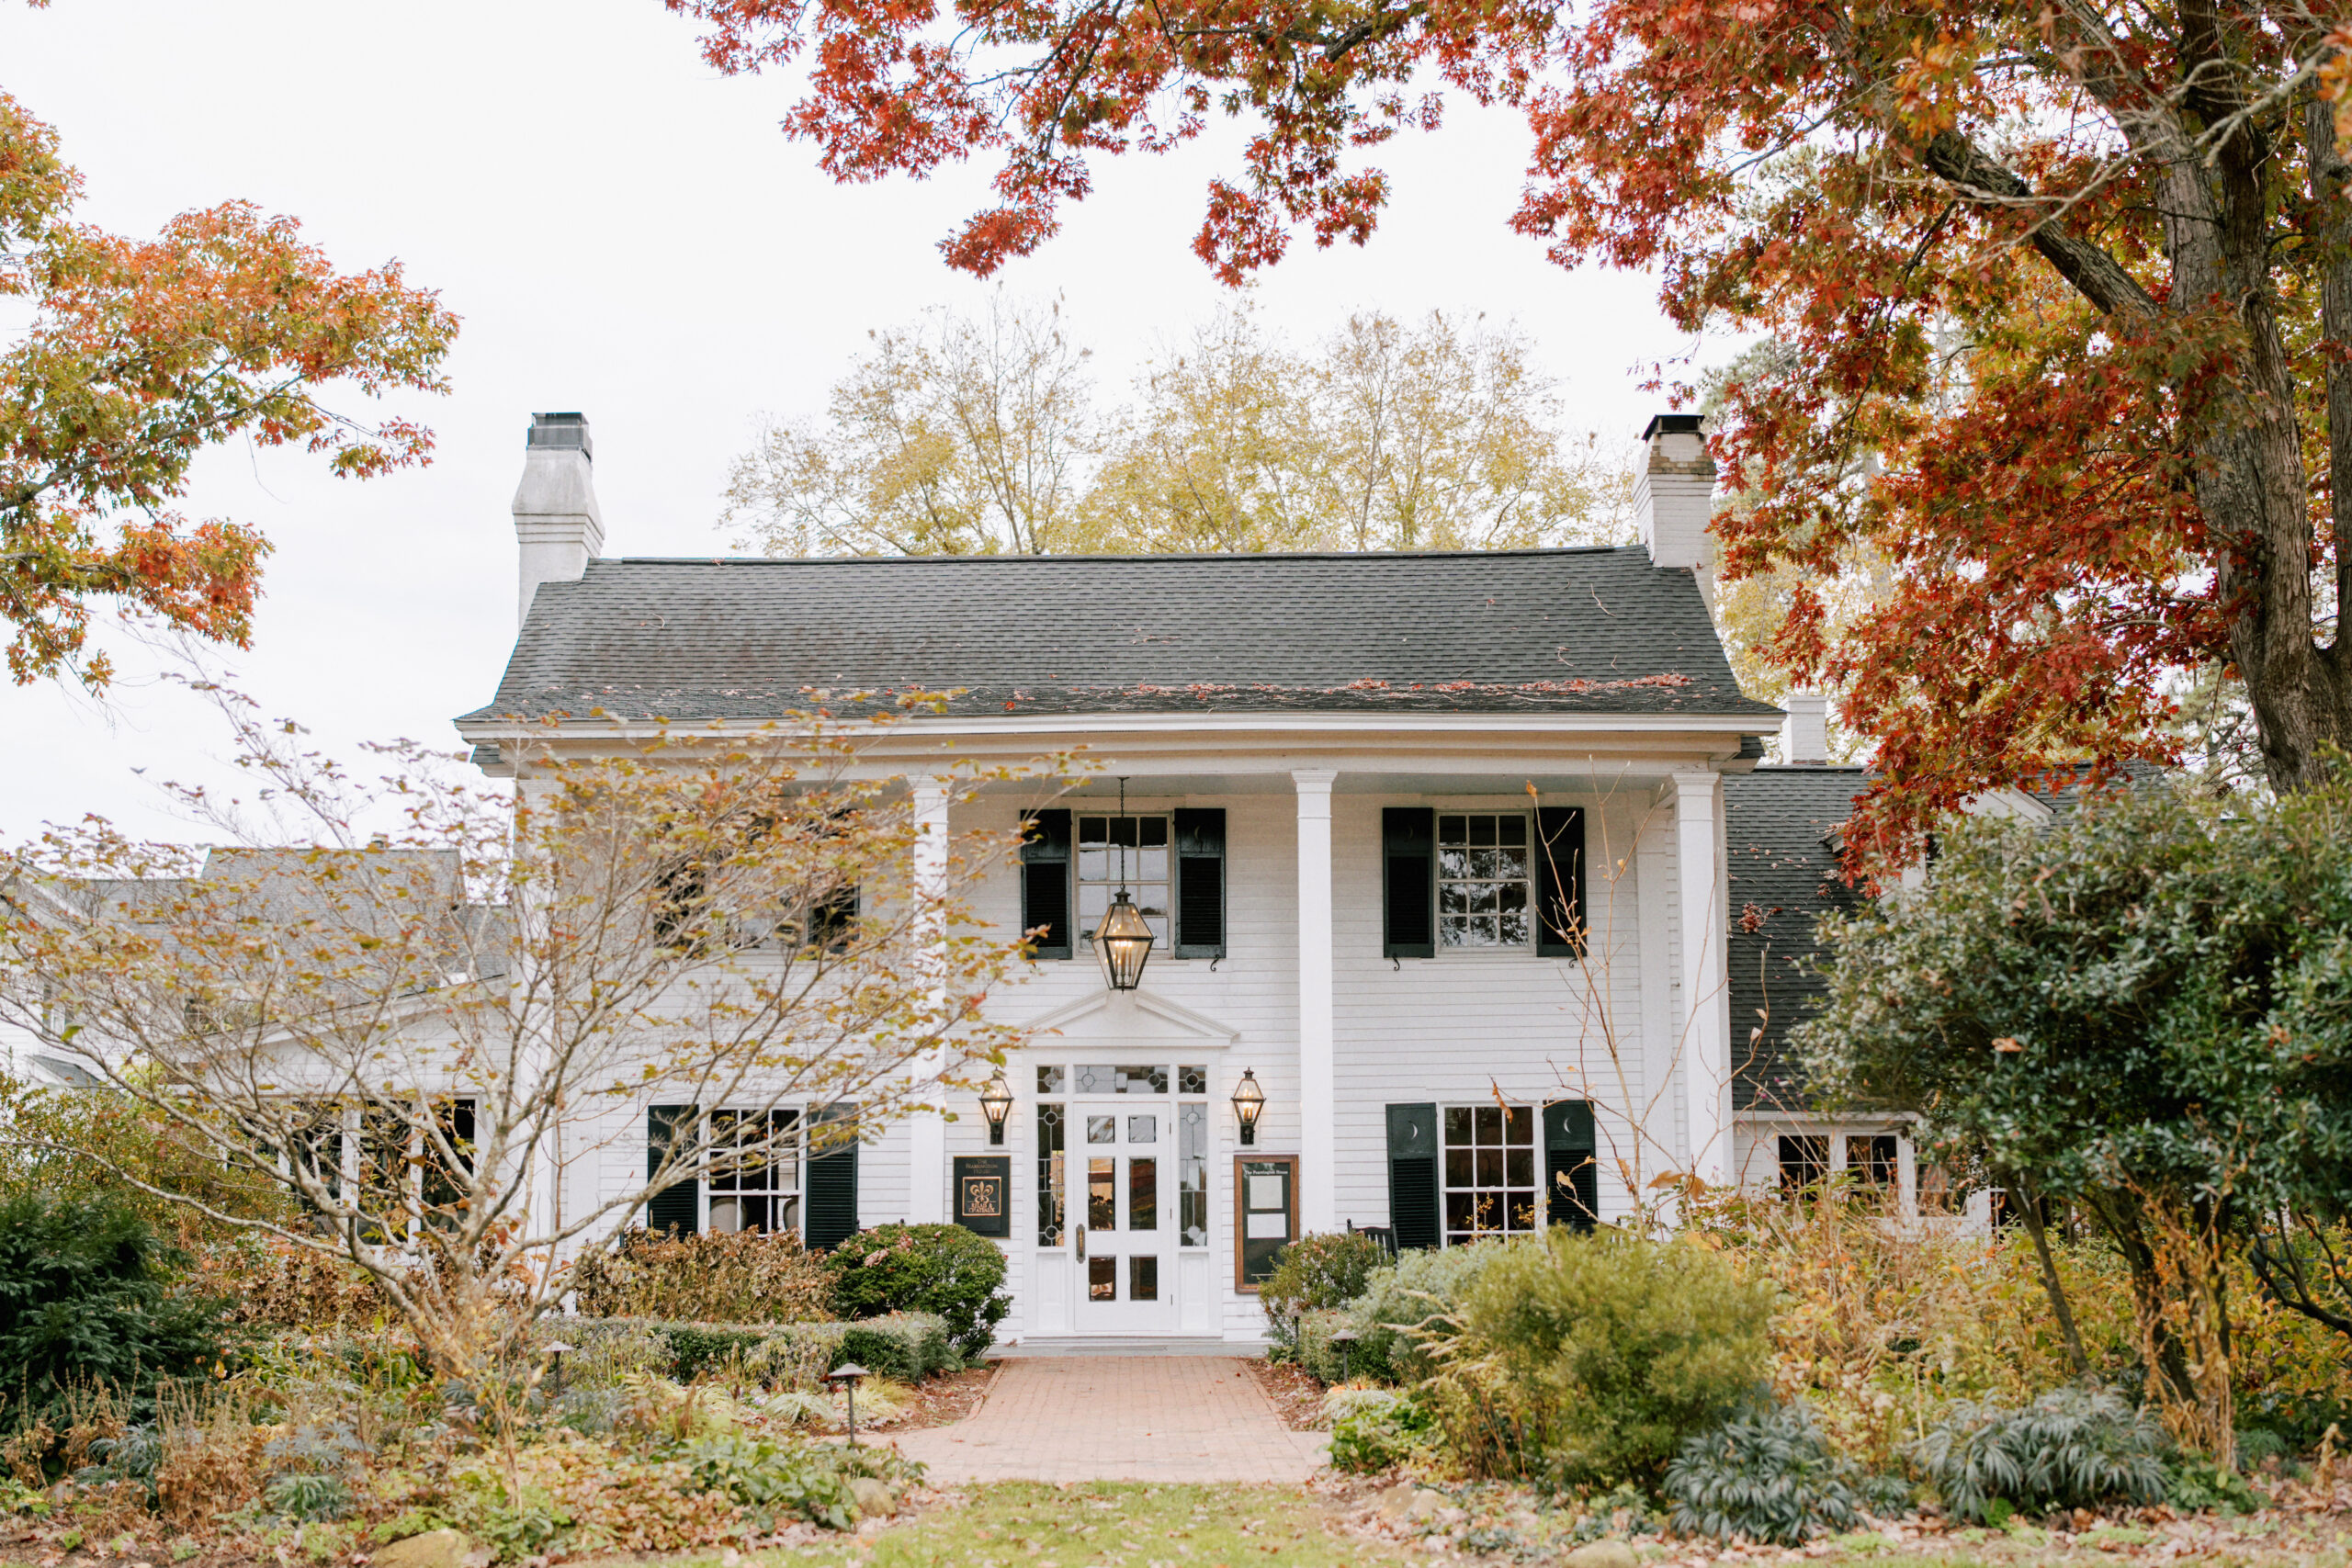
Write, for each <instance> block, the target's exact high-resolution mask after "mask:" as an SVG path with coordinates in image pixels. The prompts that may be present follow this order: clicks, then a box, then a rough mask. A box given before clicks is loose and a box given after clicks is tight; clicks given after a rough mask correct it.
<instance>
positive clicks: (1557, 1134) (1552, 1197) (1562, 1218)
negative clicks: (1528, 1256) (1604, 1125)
mask: <svg viewBox="0 0 2352 1568" xmlns="http://www.w3.org/2000/svg"><path fill="white" fill-rule="evenodd" d="M1544 1192H1545V1201H1546V1203H1547V1204H1548V1206H1549V1213H1550V1214H1551V1220H1552V1223H1553V1224H1555V1225H1573V1226H1575V1227H1576V1228H1577V1230H1580V1231H1589V1230H1590V1229H1591V1228H1592V1227H1593V1224H1594V1223H1595V1222H1596V1221H1598V1220H1599V1219H1600V1139H1599V1138H1598V1137H1596V1136H1595V1135H1594V1133H1593V1126H1592V1106H1591V1104H1590V1102H1589V1101H1587V1100H1554V1101H1553V1102H1552V1103H1551V1104H1549V1105H1547V1106H1545V1107H1544Z"/></svg>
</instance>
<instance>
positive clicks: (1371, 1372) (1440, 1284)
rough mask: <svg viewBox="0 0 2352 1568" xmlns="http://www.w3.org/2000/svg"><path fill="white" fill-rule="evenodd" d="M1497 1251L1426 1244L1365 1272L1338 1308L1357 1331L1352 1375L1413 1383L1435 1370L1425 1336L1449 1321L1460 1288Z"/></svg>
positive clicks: (1493, 1246) (1496, 1246) (1490, 1245)
mask: <svg viewBox="0 0 2352 1568" xmlns="http://www.w3.org/2000/svg"><path fill="white" fill-rule="evenodd" d="M1501 1250H1502V1244H1501V1243H1500V1242H1473V1243H1472V1244H1471V1245H1470V1246H1468V1247H1431V1248H1429V1249H1428V1250H1426V1251H1413V1252H1408V1253H1405V1254H1404V1255H1403V1256H1401V1257H1399V1258H1397V1261H1396V1262H1394V1263H1391V1264H1387V1265H1385V1266H1383V1267H1381V1268H1378V1269H1374V1270H1372V1272H1371V1273H1369V1274H1367V1275H1365V1276H1364V1283H1363V1290H1362V1291H1361V1292H1357V1294H1356V1297H1355V1299H1354V1300H1353V1301H1351V1302H1350V1303H1348V1304H1347V1306H1346V1308H1345V1309H1344V1310H1345V1311H1346V1313H1347V1317H1348V1326H1349V1327H1351V1328H1352V1329H1354V1330H1355V1331H1356V1335H1357V1340H1356V1348H1355V1355H1354V1358H1353V1360H1354V1365H1355V1374H1356V1376H1358V1377H1388V1378H1393V1379H1395V1380H1397V1382H1420V1381H1421V1380H1422V1379H1423V1378H1426V1377H1428V1376H1429V1375H1430V1373H1431V1372H1432V1371H1436V1370H1437V1369H1436V1364H1435V1363H1434V1362H1433V1361H1432V1360H1431V1359H1430V1353H1429V1345H1430V1339H1429V1337H1430V1335H1432V1334H1435V1333H1437V1332H1440V1331H1442V1330H1444V1329H1447V1328H1449V1327H1450V1326H1451V1325H1452V1322H1453V1314H1454V1312H1455V1310H1456V1309H1457V1308H1458V1307H1459V1306H1460V1305H1461V1302H1462V1296H1463V1292H1465V1291H1467V1290H1468V1289H1469V1288H1470V1282H1471V1281H1472V1280H1476V1278H1477V1277H1478V1271H1479V1270H1480V1269H1484V1268H1485V1267H1486V1266H1487V1263H1488V1261H1489V1260H1491V1259H1492V1258H1495V1257H1497V1256H1498V1254H1499V1253H1500V1252H1501Z"/></svg>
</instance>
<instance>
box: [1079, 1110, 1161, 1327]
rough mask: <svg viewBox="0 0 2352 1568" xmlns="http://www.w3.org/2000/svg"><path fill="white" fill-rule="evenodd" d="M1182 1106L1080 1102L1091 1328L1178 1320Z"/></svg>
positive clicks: (1085, 1308)
mask: <svg viewBox="0 0 2352 1568" xmlns="http://www.w3.org/2000/svg"><path fill="white" fill-rule="evenodd" d="M1174 1109H1175V1108H1174V1107H1173V1106H1172V1105H1169V1104H1165V1103H1162V1104H1158V1105H1137V1104H1136V1102H1135V1101H1134V1100H1126V1101H1124V1102H1121V1101H1110V1102H1101V1101H1089V1100H1076V1101H1073V1102H1072V1104H1071V1106H1070V1128H1069V1130H1070V1133H1071V1134H1072V1137H1071V1142H1072V1143H1073V1144H1075V1145H1077V1147H1076V1148H1074V1149H1073V1150H1072V1151H1071V1157H1070V1161H1069V1164H1070V1168H1071V1170H1072V1173H1073V1174H1074V1175H1075V1176H1076V1177H1077V1181H1076V1183H1075V1185H1076V1186H1077V1188H1078V1190H1077V1192H1076V1193H1075V1194H1073V1197H1074V1198H1075V1199H1076V1201H1075V1202H1074V1203H1073V1204H1072V1207H1073V1208H1074V1209H1076V1210H1077V1211H1078V1212H1077V1213H1073V1214H1072V1215H1071V1216H1070V1220H1071V1244H1072V1248H1073V1257H1074V1258H1075V1260H1076V1262H1077V1266H1078V1267H1077V1273H1078V1280H1077V1284H1078V1314H1077V1322H1078V1330H1079V1332H1080V1333H1081V1334H1165V1333H1167V1332H1169V1331H1170V1329H1172V1328H1174V1327H1175V1326H1176V1181H1175V1176H1176V1160H1175V1157H1174V1156H1175V1153H1176V1148H1175V1142H1176V1129H1175V1127H1174V1126H1173V1125H1172V1124H1171V1122H1170V1114H1169V1113H1170V1111H1172V1110H1174Z"/></svg>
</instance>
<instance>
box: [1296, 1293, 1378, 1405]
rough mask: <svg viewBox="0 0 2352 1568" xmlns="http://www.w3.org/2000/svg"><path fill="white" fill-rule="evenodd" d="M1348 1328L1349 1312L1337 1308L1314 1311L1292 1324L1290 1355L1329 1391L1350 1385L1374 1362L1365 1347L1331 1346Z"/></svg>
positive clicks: (1302, 1314)
mask: <svg viewBox="0 0 2352 1568" xmlns="http://www.w3.org/2000/svg"><path fill="white" fill-rule="evenodd" d="M1348 1326H1350V1319H1349V1316H1348V1314H1347V1313H1346V1311H1345V1310H1344V1309H1341V1308H1338V1307H1311V1308H1309V1309H1307V1310H1306V1311H1305V1312H1302V1313H1300V1314H1298V1316H1297V1317H1296V1318H1295V1319H1294V1320H1293V1322H1292V1325H1291V1348H1290V1353H1291V1355H1292V1356H1293V1357H1294V1358H1295V1359H1296V1360H1297V1362H1298V1364H1299V1366H1300V1368H1301V1369H1302V1370H1304V1371H1306V1374H1307V1375H1308V1376H1310V1377H1312V1378H1314V1379H1315V1381H1316V1382H1319V1383H1321V1384H1323V1385H1324V1386H1325V1387H1326V1388H1329V1387H1330V1386H1331V1385H1332V1384H1334V1383H1340V1382H1349V1381H1351V1379H1353V1378H1354V1377H1356V1376H1358V1375H1360V1374H1362V1373H1363V1372H1364V1371H1366V1370H1367V1369H1368V1367H1369V1365H1370V1361H1371V1358H1370V1357H1369V1356H1367V1355H1366V1354H1365V1353H1364V1348H1363V1346H1362V1345H1352V1346H1347V1347H1341V1346H1339V1345H1335V1344H1333V1343H1332V1342H1331V1336H1332V1335H1334V1334H1337V1333H1338V1332H1339V1331H1340V1329H1343V1328H1346V1327H1348Z"/></svg>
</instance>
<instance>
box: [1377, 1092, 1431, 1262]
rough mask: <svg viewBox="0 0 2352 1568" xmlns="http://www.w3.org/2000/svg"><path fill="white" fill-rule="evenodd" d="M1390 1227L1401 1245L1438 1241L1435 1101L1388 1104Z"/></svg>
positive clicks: (1401, 1246) (1422, 1244)
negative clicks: (1430, 1103) (1424, 1103)
mask: <svg viewBox="0 0 2352 1568" xmlns="http://www.w3.org/2000/svg"><path fill="white" fill-rule="evenodd" d="M1388 1228H1389V1229H1390V1231H1392V1232H1393V1233H1395V1235H1396V1237H1397V1247H1399V1248H1403V1247H1435V1246H1436V1245H1437V1244H1438V1228H1437V1107H1436V1106H1434V1105H1392V1106H1390V1107H1389V1108H1388Z"/></svg>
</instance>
